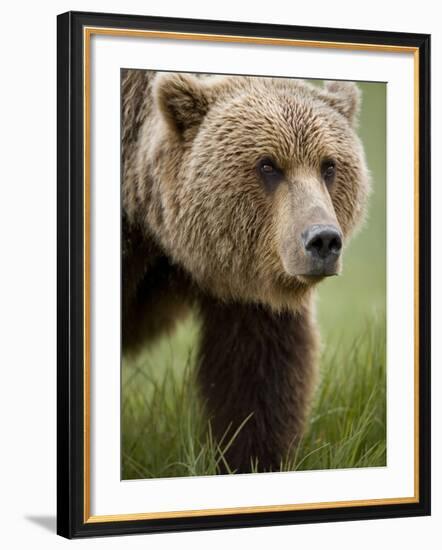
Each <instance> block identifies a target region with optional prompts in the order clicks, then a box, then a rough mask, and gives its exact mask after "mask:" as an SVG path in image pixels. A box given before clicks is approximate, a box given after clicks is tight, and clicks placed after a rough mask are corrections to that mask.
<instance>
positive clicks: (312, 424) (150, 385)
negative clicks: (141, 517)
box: [122, 319, 386, 479]
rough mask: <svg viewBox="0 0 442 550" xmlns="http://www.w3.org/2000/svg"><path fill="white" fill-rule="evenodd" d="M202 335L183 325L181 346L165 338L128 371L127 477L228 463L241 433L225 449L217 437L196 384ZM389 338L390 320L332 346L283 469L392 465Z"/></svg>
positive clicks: (194, 472)
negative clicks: (195, 349) (195, 346)
mask: <svg viewBox="0 0 442 550" xmlns="http://www.w3.org/2000/svg"><path fill="white" fill-rule="evenodd" d="M196 330H197V327H196V325H195V323H194V322H193V321H192V320H190V321H189V322H187V323H184V324H182V325H181V326H180V328H179V330H178V334H177V336H176V338H175V340H174V342H175V345H172V343H171V342H170V341H169V342H166V341H163V342H162V343H161V344H160V345H159V346H156V347H155V349H154V350H153V352H152V353H149V354H148V353H146V354H144V355H143V356H142V357H140V358H139V359H138V361H136V362H130V363H126V364H125V366H124V368H123V396H124V397H123V409H122V428H123V429H122V433H123V440H122V458H123V460H122V478H123V479H140V478H152V477H153V478H156V477H176V476H201V475H213V474H217V473H218V472H219V467H220V465H221V464H224V465H226V464H225V459H224V456H223V454H224V453H225V451H226V449H227V447H228V445H229V443H230V442H231V440H232V438H233V437H234V435H235V434H231V435H230V434H229V435H228V437H226V438H225V440H224V441H222V442H221V444H218V443H217V442H216V441H215V440H214V438H213V437H212V434H211V430H210V424H209V422H208V421H207V420H206V417H205V415H204V411H203V407H202V404H201V401H200V399H199V396H198V392H197V386H196V384H195V380H194V369H193V366H194V360H195V357H194V354H193V353H192V342H193V340H194V335H195V331H196ZM384 335H385V330H384V321H383V320H382V319H381V320H379V319H378V320H377V321H376V320H372V321H371V323H370V324H369V325H367V327H366V329H365V330H364V332H363V333H362V334H361V335H360V337H359V338H357V339H356V340H355V341H354V342H353V343H352V344H351V345H350V346H341V345H339V344H338V343H336V342H334V344H333V345H325V348H324V353H323V360H322V362H321V373H320V382H319V386H318V389H317V392H316V398H315V401H314V405H313V409H312V413H311V415H310V421H309V424H308V427H307V430H306V433H305V436H304V437H303V439H302V441H301V444H300V445H299V446H298V448H297V449H296V451H294V452H292V453H291V454H289V455H288V456H287V457H286V459H285V460H284V462H283V464H282V465H281V470H282V471H293V470H319V469H328V468H357V467H369V466H370V467H374V466H384V465H385V464H386V426H385V406H386V399H385V336H384ZM186 342H187V344H188V346H187V347H186ZM158 355H160V356H162V357H163V359H164V358H165V357H167V358H168V359H167V360H166V364H164V362H163V363H162V364H161V365H159V363H158V362H157V361H156V357H157V356H158ZM227 466H228V465H227Z"/></svg>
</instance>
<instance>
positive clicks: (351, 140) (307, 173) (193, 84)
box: [122, 70, 369, 472]
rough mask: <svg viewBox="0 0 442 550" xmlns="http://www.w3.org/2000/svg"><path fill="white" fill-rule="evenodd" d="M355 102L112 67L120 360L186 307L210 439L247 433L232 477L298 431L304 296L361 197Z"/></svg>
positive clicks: (337, 247) (254, 83) (310, 342)
mask: <svg viewBox="0 0 442 550" xmlns="http://www.w3.org/2000/svg"><path fill="white" fill-rule="evenodd" d="M359 108H360V92H359V89H358V87H357V85H356V84H354V83H350V82H326V83H325V84H324V85H323V87H320V86H317V85H313V84H311V83H308V82H306V81H301V80H295V79H287V78H285V79H282V78H268V77H248V76H215V75H194V74H184V73H160V72H153V71H141V70H124V71H123V72H122V337H123V351H124V352H131V351H134V350H137V349H139V348H140V347H141V346H142V345H145V344H146V343H149V342H151V341H152V340H153V339H154V338H157V337H158V336H160V335H161V334H164V333H165V332H167V331H169V330H171V329H172V328H173V326H174V324H175V323H176V321H177V320H178V319H180V318H182V317H183V316H185V315H186V314H187V312H188V311H189V310H193V311H195V312H197V315H198V316H199V320H200V323H201V334H200V341H199V356H198V363H197V364H198V367H197V368H198V373H197V378H198V382H199V388H200V390H201V396H202V399H203V400H204V403H205V404H206V409H207V414H208V418H209V419H210V422H211V426H212V430H213V433H214V435H215V437H217V438H218V439H219V440H220V439H221V438H222V437H223V435H224V434H226V433H229V434H232V433H233V432H234V431H235V430H236V429H237V428H238V427H239V426H240V425H241V424H244V425H243V427H242V429H241V430H240V432H239V435H238V436H237V437H236V439H235V440H234V442H233V444H232V445H231V446H230V448H229V449H228V451H227V452H226V456H225V458H226V461H227V463H228V465H229V468H230V469H231V470H233V471H235V472H250V471H251V469H252V465H254V467H255V468H257V469H258V471H275V470H279V469H280V466H281V461H282V460H284V458H285V457H286V456H287V453H289V452H290V451H291V449H293V448H294V447H295V446H296V443H297V442H298V441H299V438H300V436H301V434H302V430H303V426H304V424H305V421H306V417H307V414H308V409H309V404H310V401H311V397H312V391H313V388H314V381H315V371H316V364H317V361H318V334H317V327H316V322H315V318H314V311H313V306H314V303H313V301H314V289H315V287H316V285H317V284H318V283H319V282H320V281H321V280H323V279H324V278H325V277H329V276H332V275H337V274H338V273H339V272H340V270H341V260H342V250H343V247H344V246H345V245H346V244H347V242H348V239H349V237H350V235H351V234H352V233H353V231H354V229H355V228H356V227H357V226H358V225H359V224H360V222H361V220H362V219H363V217H364V212H365V207H366V199H367V196H368V192H369V177H368V170H367V166H366V161H365V156H364V151H363V148H362V145H361V142H360V140H359V138H358V136H357V133H356V129H355V127H356V124H357V118H358V112H359ZM336 314H337V315H339V312H338V311H337V312H336ZM244 421H245V423H244Z"/></svg>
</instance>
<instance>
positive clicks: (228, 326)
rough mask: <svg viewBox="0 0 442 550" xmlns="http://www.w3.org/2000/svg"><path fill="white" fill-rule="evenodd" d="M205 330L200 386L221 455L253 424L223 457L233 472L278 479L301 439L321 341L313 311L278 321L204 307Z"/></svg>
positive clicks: (250, 309) (252, 310)
mask: <svg viewBox="0 0 442 550" xmlns="http://www.w3.org/2000/svg"><path fill="white" fill-rule="evenodd" d="M201 330H202V339H201V350H200V361H199V371H198V376H199V383H200V387H201V391H202V395H203V399H204V400H205V401H206V405H207V410H208V414H209V417H210V419H211V426H212V430H213V432H214V435H215V438H216V439H217V440H218V441H221V440H223V441H222V445H221V448H222V447H223V446H224V445H225V444H226V443H227V442H228V441H229V440H230V438H231V436H232V435H233V434H234V432H235V430H237V428H238V427H239V426H240V425H241V423H243V422H244V421H245V420H246V419H247V418H248V417H249V418H248V420H247V421H246V422H245V424H244V426H243V427H242V429H241V430H240V432H239V435H238V436H237V437H236V439H235V440H234V442H233V443H232V445H231V447H230V448H229V449H228V450H227V452H226V454H225V459H226V461H227V463H228V465H229V468H230V469H231V470H232V471H236V472H237V473H238V472H241V473H244V472H250V471H251V465H252V464H255V467H256V466H257V470H258V471H269V470H273V471H275V470H278V471H279V470H280V465H281V461H282V460H284V458H285V457H286V456H287V453H288V452H289V451H290V450H291V449H293V448H294V446H295V445H296V443H297V441H298V440H299V437H300V436H301V435H302V429H303V426H304V422H305V419H306V414H307V412H308V408H309V404H310V398H311V394H312V388H313V386H314V379H315V376H314V375H315V370H316V369H315V364H316V355H317V353H316V352H317V337H316V327H315V324H314V322H313V320H312V315H311V313H310V309H309V307H308V306H305V307H304V308H302V309H301V310H300V311H299V312H297V313H292V312H287V311H286V312H281V313H275V312H272V311H271V310H269V309H267V308H265V307H264V306H258V305H243V304H235V305H230V304H222V303H219V302H216V301H214V300H213V301H206V302H204V303H203V304H202V329H201ZM225 434H226V435H225ZM223 436H224V438H223ZM222 469H224V470H226V469H225V468H222Z"/></svg>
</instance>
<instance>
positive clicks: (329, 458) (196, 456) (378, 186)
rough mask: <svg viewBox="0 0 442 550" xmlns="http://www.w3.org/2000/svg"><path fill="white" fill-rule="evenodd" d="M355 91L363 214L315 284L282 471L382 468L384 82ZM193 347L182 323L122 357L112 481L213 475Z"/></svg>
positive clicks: (191, 323) (212, 447) (190, 323)
mask: <svg viewBox="0 0 442 550" xmlns="http://www.w3.org/2000/svg"><path fill="white" fill-rule="evenodd" d="M314 82H315V84H318V85H322V82H319V81H314ZM359 86H360V88H361V90H362V110H361V116H360V122H359V128H358V133H359V135H360V137H361V139H362V141H363V145H364V149H365V152H366V157H367V163H368V167H369V170H370V172H371V179H372V187H373V190H372V194H371V197H370V200H369V209H368V216H367V219H366V222H365V225H364V226H363V227H362V228H361V230H360V231H359V232H358V234H356V235H355V236H354V237H353V239H352V240H351V242H350V243H349V244H348V246H347V247H346V250H345V253H344V262H343V272H342V275H340V276H339V277H331V278H328V279H326V280H325V281H323V282H322V283H321V284H320V285H319V288H318V300H317V313H318V320H319V324H320V329H321V335H322V342H323V348H322V356H321V365H320V383H319V386H318V389H317V392H316V398H315V402H314V404H313V408H312V412H311V415H310V419H309V425H308V427H307V430H306V435H305V437H304V438H303V441H302V443H301V445H300V446H299V448H298V449H297V451H296V453H295V455H294V456H288V457H287V460H286V461H285V463H284V464H283V465H281V469H282V470H289V471H292V470H296V469H302V470H312V469H326V468H350V467H368V466H370V467H373V466H383V465H385V464H386V412H385V410H386V409H385V407H386V397H385V395H386V393H385V392H386V371H385V367H386V366H385V300H386V84H383V83H359ZM197 340H198V321H197V320H196V319H195V318H193V317H190V318H188V319H187V320H186V321H184V322H182V323H180V324H179V325H178V327H177V330H176V331H175V333H174V334H173V336H171V337H164V338H162V339H161V340H160V341H158V342H156V343H155V344H154V345H153V346H151V347H150V348H148V349H146V350H144V351H143V352H142V353H140V354H139V355H138V356H137V357H135V358H127V357H125V358H123V364H122V411H121V413H122V414H121V420H122V448H121V451H122V461H121V464H122V474H121V475H122V479H139V478H149V477H174V476H186V475H212V474H216V473H218V464H219V460H220V454H222V450H220V449H217V448H216V442H214V441H213V440H212V439H211V438H210V433H209V435H208V432H210V430H208V424H207V419H206V418H205V415H204V412H203V410H202V407H201V403H200V399H199V396H198V392H197V387H196V384H195V379H194V375H193V373H194V365H195V358H196V347H197Z"/></svg>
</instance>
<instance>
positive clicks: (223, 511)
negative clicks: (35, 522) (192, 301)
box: [83, 27, 419, 523]
mask: <svg viewBox="0 0 442 550" xmlns="http://www.w3.org/2000/svg"><path fill="white" fill-rule="evenodd" d="M93 34H96V35H110V36H129V37H137V38H159V39H161V38H162V39H175V40H196V41H208V42H227V43H244V42H247V43H250V44H261V45H274V46H275V45H277V46H292V47H304V48H324V49H344V50H363V51H374V52H392V53H412V54H413V62H414V495H413V496H410V497H397V498H381V499H369V500H367V499H365V500H348V501H333V502H317V503H299V504H282V505H269V506H247V507H244V506H242V507H234V508H214V509H202V510H177V511H169V512H146V513H129V514H115V515H101V516H96V515H91V506H90V502H91V483H90V479H91V473H90V399H91V393H90V328H91V327H90V214H91V211H90V77H91V74H90V41H91V36H92V35H93ZM83 102H84V132H83V138H84V158H83V167H84V227H83V230H84V243H83V244H84V304H83V305H84V324H83V326H84V358H83V360H84V378H83V390H84V411H83V415H84V426H83V435H84V449H83V458H84V485H83V515H84V523H106V522H116V521H137V520H148V519H167V518H169V519H170V518H185V517H203V516H216V515H229V514H251V513H263V512H285V511H297V510H298V511H299V510H319V509H327V508H344V507H357V506H379V505H394V504H411V503H416V502H419V49H418V48H417V47H412V46H392V45H388V44H364V43H357V42H355V43H350V42H328V41H316V40H296V39H285V38H284V39H282V38H262V37H245V36H236V35H219V34H205V33H181V32H167V31H147V30H136V29H117V28H110V27H84V28H83Z"/></svg>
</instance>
